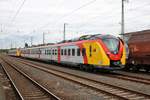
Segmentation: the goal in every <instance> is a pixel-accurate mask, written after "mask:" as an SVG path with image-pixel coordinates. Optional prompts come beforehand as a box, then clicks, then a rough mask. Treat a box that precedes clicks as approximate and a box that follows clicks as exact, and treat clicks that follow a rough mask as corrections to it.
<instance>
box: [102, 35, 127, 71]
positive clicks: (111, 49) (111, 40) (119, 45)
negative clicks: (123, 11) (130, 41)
mask: <svg viewBox="0 0 150 100" xmlns="http://www.w3.org/2000/svg"><path fill="white" fill-rule="evenodd" d="M101 44H102V47H103V49H104V51H105V53H106V55H107V57H108V58H109V60H108V62H109V68H110V69H120V68H124V66H125V63H126V51H125V45H124V42H123V41H122V40H121V39H120V38H117V37H114V36H112V35H105V36H102V37H101Z"/></svg>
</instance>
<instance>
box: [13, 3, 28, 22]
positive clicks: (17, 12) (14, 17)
mask: <svg viewBox="0 0 150 100" xmlns="http://www.w3.org/2000/svg"><path fill="white" fill-rule="evenodd" d="M25 2H26V0H23V2H22V3H21V5H20V7H19V8H18V10H17V11H16V13H15V15H14V16H13V17H12V20H11V23H13V21H14V20H15V19H16V17H17V15H18V14H19V12H20V10H21V9H22V7H23V5H24V4H25Z"/></svg>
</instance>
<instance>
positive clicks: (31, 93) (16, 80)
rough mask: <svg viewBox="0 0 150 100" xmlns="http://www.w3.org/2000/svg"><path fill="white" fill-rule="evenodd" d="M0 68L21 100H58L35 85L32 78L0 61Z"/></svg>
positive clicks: (38, 85) (44, 89) (6, 62)
mask: <svg viewBox="0 0 150 100" xmlns="http://www.w3.org/2000/svg"><path fill="white" fill-rule="evenodd" d="M2 60H3V62H2V67H3V69H4V71H5V73H6V74H7V76H8V78H9V79H10V81H11V83H12V85H13V86H14V88H15V90H16V91H17V93H18V94H19V96H20V98H21V100H60V98H59V97H57V96H56V95H54V94H53V93H51V92H50V91H48V90H47V89H46V88H44V87H43V86H42V85H40V84H39V83H37V82H36V81H35V80H33V79H32V77H30V76H28V75H27V74H26V73H24V72H22V71H21V70H19V69H18V68H17V67H16V66H14V65H12V64H11V63H10V62H8V61H6V60H5V59H2Z"/></svg>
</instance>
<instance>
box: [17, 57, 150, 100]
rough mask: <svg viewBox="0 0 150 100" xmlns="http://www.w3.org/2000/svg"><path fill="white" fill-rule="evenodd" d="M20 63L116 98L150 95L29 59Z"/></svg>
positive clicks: (139, 97)
mask: <svg viewBox="0 0 150 100" xmlns="http://www.w3.org/2000/svg"><path fill="white" fill-rule="evenodd" d="M19 62H20V63H22V64H25V65H28V66H31V67H34V68H37V69H40V70H42V71H45V72H47V73H50V74H53V75H55V76H58V77H61V78H63V79H65V80H69V81H72V82H75V83H77V84H80V85H82V86H85V87H88V88H91V89H93V90H96V91H100V92H102V93H104V94H107V95H109V96H112V97H115V98H118V99H123V100H129V99H131V100H132V99H133V100H142V99H143V100H146V99H147V100H148V99H150V95H148V94H144V93H140V92H137V91H133V90H129V89H126V88H122V87H118V86H114V85H111V84H107V83H104V82H100V81H97V80H93V79H89V78H86V77H84V76H80V75H76V74H72V73H69V72H64V71H59V70H56V69H52V68H45V66H43V65H40V66H41V67H39V65H38V64H36V63H33V62H32V63H31V62H30V61H23V60H21V61H19Z"/></svg>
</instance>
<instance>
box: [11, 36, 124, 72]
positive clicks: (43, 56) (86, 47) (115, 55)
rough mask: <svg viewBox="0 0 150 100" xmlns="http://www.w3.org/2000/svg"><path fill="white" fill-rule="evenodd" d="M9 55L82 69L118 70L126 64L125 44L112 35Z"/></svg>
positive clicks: (39, 47) (22, 49)
mask: <svg viewBox="0 0 150 100" xmlns="http://www.w3.org/2000/svg"><path fill="white" fill-rule="evenodd" d="M9 55H15V56H22V57H27V58H33V59H40V60H48V61H54V62H57V63H65V64H70V65H76V66H80V67H88V68H89V67H90V68H103V69H117V68H121V67H122V66H124V65H125V63H126V51H125V45H124V42H123V41H122V40H121V39H120V38H118V37H115V36H112V35H101V34H97V35H88V36H84V37H82V38H79V39H77V40H76V41H73V40H72V41H70V42H65V43H58V44H53V45H47V46H38V47H30V48H21V49H17V50H16V52H14V51H13V53H12V51H11V50H10V51H9Z"/></svg>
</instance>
